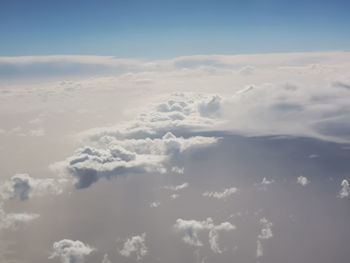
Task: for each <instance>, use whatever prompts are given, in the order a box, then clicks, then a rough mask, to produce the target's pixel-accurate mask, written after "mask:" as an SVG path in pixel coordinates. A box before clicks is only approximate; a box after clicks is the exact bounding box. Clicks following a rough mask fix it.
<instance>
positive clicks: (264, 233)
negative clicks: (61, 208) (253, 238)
mask: <svg viewBox="0 0 350 263" xmlns="http://www.w3.org/2000/svg"><path fill="white" fill-rule="evenodd" d="M259 222H260V225H261V230H260V234H259V235H258V240H257V250H256V257H257V258H259V257H262V256H263V254H264V250H263V241H264V240H267V239H270V238H272V237H273V233H272V222H270V221H269V220H268V219H266V218H261V219H260V221H259Z"/></svg>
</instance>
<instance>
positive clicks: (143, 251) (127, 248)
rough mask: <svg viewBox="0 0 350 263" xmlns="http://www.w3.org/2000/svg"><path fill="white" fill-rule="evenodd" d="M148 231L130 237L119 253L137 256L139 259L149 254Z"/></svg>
mask: <svg viewBox="0 0 350 263" xmlns="http://www.w3.org/2000/svg"><path fill="white" fill-rule="evenodd" d="M145 243H146V233H143V234H141V235H136V236H132V237H130V238H128V239H127V240H126V241H125V243H124V246H123V248H122V249H121V250H119V253H120V254H121V255H122V256H124V257H130V256H132V255H135V256H136V259H137V260H140V259H142V258H143V257H144V256H146V255H147V254H148V248H147V246H146V244H145Z"/></svg>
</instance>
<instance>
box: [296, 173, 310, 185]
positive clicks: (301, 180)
mask: <svg viewBox="0 0 350 263" xmlns="http://www.w3.org/2000/svg"><path fill="white" fill-rule="evenodd" d="M297 183H298V184H300V185H302V186H306V185H308V184H309V183H310V180H309V179H307V178H306V177H305V176H302V175H301V176H299V177H298V178H297Z"/></svg>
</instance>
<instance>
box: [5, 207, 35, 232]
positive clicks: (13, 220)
mask: <svg viewBox="0 0 350 263" xmlns="http://www.w3.org/2000/svg"><path fill="white" fill-rule="evenodd" d="M39 217H40V215H39V214H34V213H6V212H5V211H4V209H3V203H0V230H1V229H13V230H16V229H18V228H19V227H20V226H21V225H23V224H28V223H29V222H31V221H33V220H35V219H37V218H39Z"/></svg>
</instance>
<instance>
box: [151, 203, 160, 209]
mask: <svg viewBox="0 0 350 263" xmlns="http://www.w3.org/2000/svg"><path fill="white" fill-rule="evenodd" d="M149 206H150V207H151V208H157V207H158V206H160V202H152V203H150V205H149Z"/></svg>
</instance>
